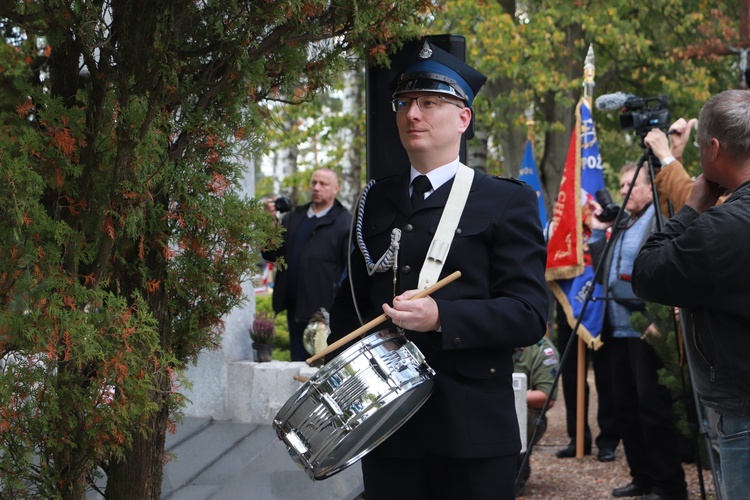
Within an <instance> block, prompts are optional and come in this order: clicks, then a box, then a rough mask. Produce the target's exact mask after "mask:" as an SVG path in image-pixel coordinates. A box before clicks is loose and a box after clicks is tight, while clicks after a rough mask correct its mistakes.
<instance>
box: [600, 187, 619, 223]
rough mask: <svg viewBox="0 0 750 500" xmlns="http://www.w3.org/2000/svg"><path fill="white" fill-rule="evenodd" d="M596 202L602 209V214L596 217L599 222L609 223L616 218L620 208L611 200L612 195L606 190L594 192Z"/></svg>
mask: <svg viewBox="0 0 750 500" xmlns="http://www.w3.org/2000/svg"><path fill="white" fill-rule="evenodd" d="M596 201H597V202H598V203H599V205H601V207H602V213H600V214H599V215H598V216H597V219H599V220H600V221H601V222H610V221H613V220H615V219H616V218H617V212H619V211H620V206H619V205H618V204H617V203H615V202H614V201H613V200H612V195H611V194H610V192H609V189H607V188H601V189H600V190H599V191H597V192H596Z"/></svg>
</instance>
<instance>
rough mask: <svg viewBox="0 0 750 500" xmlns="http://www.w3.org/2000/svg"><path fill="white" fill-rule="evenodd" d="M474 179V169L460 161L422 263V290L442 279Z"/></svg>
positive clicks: (420, 275)
mask: <svg viewBox="0 0 750 500" xmlns="http://www.w3.org/2000/svg"><path fill="white" fill-rule="evenodd" d="M473 179H474V170H472V169H470V168H469V167H467V166H466V165H464V164H463V163H459V164H458V170H457V171H456V177H455V179H454V181H453V186H451V192H450V194H449V195H448V201H447V202H446V203H445V208H444V209H443V215H441V216H440V222H439V223H438V227H437V231H435V236H434V237H433V238H432V243H430V249H429V250H428V251H427V256H426V257H425V260H424V264H422V271H420V273H419V289H420V290H424V289H425V288H427V287H429V286H432V285H434V284H435V283H437V281H438V280H439V279H440V271H441V270H442V269H443V264H445V258H446V257H447V256H448V250H450V248H451V243H452V242H453V236H454V235H455V234H456V228H457V227H458V221H459V220H460V219H461V214H462V213H463V211H464V206H465V205H466V199H467V198H468V197H469V190H470V189H471V182H472V180H473Z"/></svg>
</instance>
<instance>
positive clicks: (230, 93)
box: [0, 0, 430, 498]
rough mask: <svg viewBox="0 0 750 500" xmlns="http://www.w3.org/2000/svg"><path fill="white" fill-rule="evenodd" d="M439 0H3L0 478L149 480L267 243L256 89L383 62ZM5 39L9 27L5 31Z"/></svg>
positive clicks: (278, 91)
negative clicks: (188, 381)
mask: <svg viewBox="0 0 750 500" xmlns="http://www.w3.org/2000/svg"><path fill="white" fill-rule="evenodd" d="M429 7H430V2H428V1H424V0H407V1H403V2H397V3H395V4H394V3H392V2H383V1H380V0H368V1H366V2H357V4H356V8H354V9H353V8H352V4H351V2H348V1H343V0H335V1H320V0H287V1H274V2H254V1H246V0H245V1H242V0H240V1H221V2H219V1H216V0H208V1H205V2H134V1H131V0H123V1H118V2H114V3H109V2H105V3H101V2H91V1H89V0H79V1H75V2H58V1H51V0H33V1H21V0H17V1H9V2H3V3H2V4H0V24H1V25H2V27H3V31H4V32H5V33H15V34H16V35H14V36H13V37H12V40H10V39H9V40H8V43H4V44H0V86H1V87H2V88H3V95H2V96H0V168H1V169H2V174H3V183H1V185H0V191H2V194H3V195H4V201H5V203H4V204H3V206H2V208H1V209H0V210H2V211H3V213H2V217H0V253H1V254H2V255H3V259H2V261H1V262H0V299H2V302H1V304H2V307H0V356H4V357H5V358H6V359H7V360H12V362H6V364H4V365H3V366H4V368H3V370H4V371H3V372H2V379H1V380H0V382H2V386H1V387H0V391H1V394H0V396H1V397H0V414H2V418H1V419H0V485H2V486H0V489H2V493H3V496H5V495H4V494H5V493H6V492H7V494H8V495H11V496H25V497H34V496H38V497H43V498H61V497H65V498H82V497H83V494H84V491H85V488H86V484H85V481H84V480H83V479H84V478H85V477H86V475H87V474H91V473H92V472H93V471H94V469H95V467H97V466H101V467H102V468H103V469H104V470H105V472H106V473H107V475H108V483H107V492H106V493H107V495H106V496H107V497H108V498H159V497H160V483H159V481H160V478H161V475H160V474H159V473H158V471H159V470H160V468H161V466H162V460H163V454H162V451H163V448H162V447H163V444H164V435H165V433H166V429H167V426H168V421H167V418H168V416H169V415H172V416H176V415H178V413H177V412H178V410H179V407H180V405H181V402H182V398H181V396H180V394H179V392H178V387H179V383H180V382H181V381H180V373H181V371H182V370H183V368H184V367H185V366H186V365H187V364H188V363H191V362H193V361H195V360H196V358H197V356H198V354H199V353H200V351H201V350H203V349H206V348H212V347H214V346H216V345H218V344H219V341H220V336H221V334H222V332H223V321H222V318H223V317H224V316H225V315H226V314H227V313H228V312H229V311H231V310H232V309H233V308H235V307H237V306H238V305H240V304H242V303H244V302H245V300H246V297H244V296H243V294H242V286H241V285H242V283H243V282H244V281H246V280H247V279H248V278H249V277H250V276H252V275H253V271H254V270H255V269H257V267H256V265H257V263H258V260H259V255H258V249H259V248H261V247H271V246H272V242H273V241H279V239H280V237H281V234H280V231H279V229H278V228H277V227H276V225H275V224H274V223H273V221H271V219H270V218H269V217H268V216H267V214H266V213H265V212H264V211H263V208H262V205H261V204H260V203H258V202H256V201H255V200H252V199H248V198H247V196H246V195H244V194H243V192H242V186H243V182H242V181H243V178H244V177H245V176H246V175H247V168H246V165H247V163H248V162H249V160H252V159H255V158H257V156H258V155H259V154H260V152H261V151H263V150H265V147H266V145H265V134H266V133H267V130H268V128H267V127H265V126H264V125H265V123H264V122H265V120H267V117H268V113H269V110H268V103H269V102H271V101H278V102H303V101H306V100H308V99H309V98H310V97H311V96H314V95H316V94H317V93H318V92H319V91H320V90H321V89H323V88H325V87H326V86H327V85H329V83H330V82H331V81H332V80H333V78H334V76H336V75H338V74H340V73H342V72H343V71H344V70H345V69H346V68H348V67H349V64H350V60H351V57H352V55H354V54H356V55H358V56H359V57H360V58H364V57H369V56H372V57H374V58H377V59H382V57H383V56H384V54H385V53H387V50H386V49H387V47H386V44H393V43H398V41H399V40H400V39H402V38H403V37H406V36H409V34H410V33H412V32H413V31H414V29H415V28H414V26H415V23H416V21H418V20H419V16H420V14H419V13H420V12H424V11H425V9H429ZM10 41H12V42H13V43H14V44H16V45H14V46H11V45H9V42H10Z"/></svg>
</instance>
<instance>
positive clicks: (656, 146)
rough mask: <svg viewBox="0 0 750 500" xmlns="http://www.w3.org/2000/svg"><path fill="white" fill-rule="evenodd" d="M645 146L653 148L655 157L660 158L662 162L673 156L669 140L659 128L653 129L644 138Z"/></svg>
mask: <svg viewBox="0 0 750 500" xmlns="http://www.w3.org/2000/svg"><path fill="white" fill-rule="evenodd" d="M643 144H645V145H646V146H648V147H649V148H651V151H652V152H653V153H654V156H656V157H657V158H659V160H660V161H661V160H663V159H664V158H666V157H668V156H672V153H671V151H670V150H669V140H667V134H665V133H664V132H662V131H661V130H660V129H658V128H652V129H651V130H649V131H648V134H646V137H644V138H643Z"/></svg>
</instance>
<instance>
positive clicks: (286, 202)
mask: <svg viewBox="0 0 750 500" xmlns="http://www.w3.org/2000/svg"><path fill="white" fill-rule="evenodd" d="M274 205H275V206H276V211H277V212H279V213H282V214H283V213H284V212H288V211H289V210H291V209H292V202H291V200H290V199H289V198H287V197H286V196H283V195H282V196H279V197H278V198H276V200H275V201H274Z"/></svg>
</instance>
